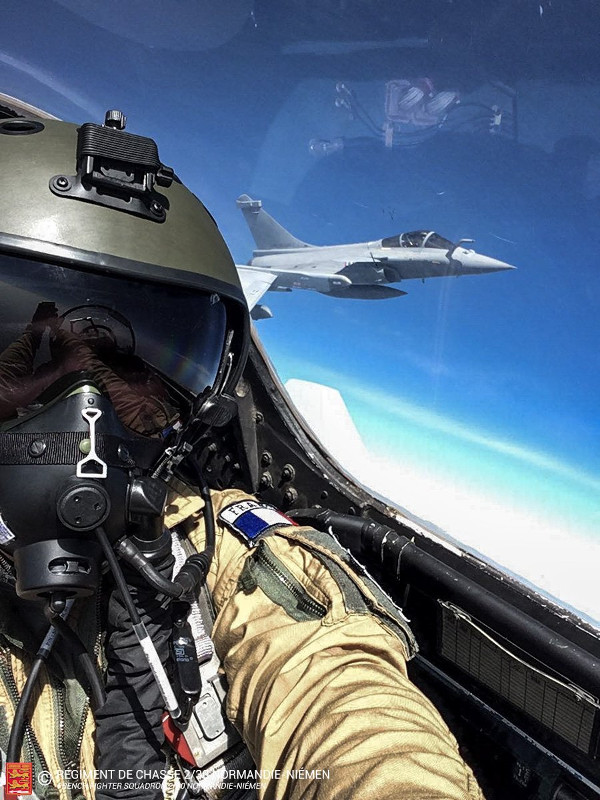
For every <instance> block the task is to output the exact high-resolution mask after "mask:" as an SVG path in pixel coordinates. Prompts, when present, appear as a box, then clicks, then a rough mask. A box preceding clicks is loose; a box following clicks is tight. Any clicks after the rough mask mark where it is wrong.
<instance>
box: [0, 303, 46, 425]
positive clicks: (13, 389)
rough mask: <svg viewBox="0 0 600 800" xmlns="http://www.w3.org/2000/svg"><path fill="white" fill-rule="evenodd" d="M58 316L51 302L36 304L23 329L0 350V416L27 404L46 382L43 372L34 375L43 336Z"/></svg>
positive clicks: (2, 416) (8, 414)
mask: <svg viewBox="0 0 600 800" xmlns="http://www.w3.org/2000/svg"><path fill="white" fill-rule="evenodd" d="M56 318H57V312H56V306H55V305H54V303H39V305H38V306H37V308H36V310H35V313H34V315H33V317H32V320H31V322H30V324H29V325H28V326H27V327H26V329H25V331H24V332H23V333H22V335H21V336H19V338H18V339H15V341H14V342H11V343H10V344H9V345H8V347H6V348H5V349H4V350H3V352H2V353H0V419H2V418H4V417H6V416H11V415H12V413H13V412H14V410H15V409H16V408H17V407H20V406H27V405H28V404H29V403H31V401H32V400H34V399H35V397H37V395H38V394H39V393H40V392H41V391H43V390H44V388H45V387H46V386H47V384H48V380H47V377H46V375H45V374H43V373H42V374H38V375H35V374H34V369H33V367H34V362H35V357H36V354H37V352H38V350H39V347H40V343H41V341H42V336H43V334H44V331H45V330H46V328H47V327H49V328H50V329H51V330H52V329H53V327H54V324H55V320H56Z"/></svg>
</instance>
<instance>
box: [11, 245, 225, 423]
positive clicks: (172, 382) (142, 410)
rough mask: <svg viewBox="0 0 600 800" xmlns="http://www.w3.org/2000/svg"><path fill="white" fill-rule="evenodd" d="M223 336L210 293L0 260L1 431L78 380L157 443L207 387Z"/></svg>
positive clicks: (217, 304)
mask: <svg viewBox="0 0 600 800" xmlns="http://www.w3.org/2000/svg"><path fill="white" fill-rule="evenodd" d="M226 330H227V310H226V307H225V303H224V302H223V301H222V300H221V298H220V296H219V295H217V294H214V293H212V294H211V293H209V292H204V291H201V290H198V289H193V288H190V287H181V286H176V285H172V284H167V283H154V282H144V281H141V280H139V279H136V278H131V277H122V276H115V275H114V273H113V274H110V275H108V274H100V273H98V272H91V271H87V270H83V269H75V268H71V267H66V266H58V265H56V264H49V263H41V262H38V261H30V260H27V259H23V258H17V257H13V256H9V255H0V423H1V422H5V421H6V420H10V419H13V418H15V417H18V416H20V415H22V414H23V413H27V412H28V411H29V410H32V409H34V408H35V407H36V402H38V403H39V398H40V395H42V394H43V393H44V392H46V391H47V390H48V389H49V388H50V387H51V386H52V385H53V384H55V383H56V381H58V380H60V379H61V378H63V377H64V376H65V375H68V374H71V373H74V372H80V371H85V372H86V373H87V374H88V375H91V376H92V377H93V378H94V379H95V381H96V382H97V383H98V384H99V386H100V388H101V389H102V390H103V391H105V392H106V393H107V394H108V395H109V396H110V399H111V401H112V402H113V405H114V407H115V409H116V411H117V413H118V414H119V416H120V418H121V421H122V422H123V423H124V424H125V425H126V426H127V427H129V428H131V429H132V430H134V431H136V432H137V433H141V434H143V435H151V436H156V435H159V434H160V433H162V432H164V430H165V429H167V428H169V426H170V425H172V424H173V423H174V422H175V421H176V420H177V418H178V416H179V415H180V413H181V412H182V407H181V404H182V399H183V398H184V397H187V398H188V399H190V395H194V396H195V395H198V394H200V393H201V392H202V391H204V390H205V389H207V388H208V387H211V386H212V385H213V384H214V381H215V378H216V376H217V373H218V369H219V364H220V362H221V358H222V354H223V348H224V343H225V338H226Z"/></svg>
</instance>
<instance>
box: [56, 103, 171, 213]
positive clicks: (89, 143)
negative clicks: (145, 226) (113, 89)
mask: <svg viewBox="0 0 600 800" xmlns="http://www.w3.org/2000/svg"><path fill="white" fill-rule="evenodd" d="M125 122H126V120H125V116H124V115H123V114H122V113H121V112H120V111H107V112H106V118H105V122H104V125H97V124H96V123H94V122H86V123H85V124H84V125H82V126H81V127H80V128H78V131H77V174H76V175H54V176H53V177H52V178H51V179H50V183H49V188H50V191H51V192H52V193H53V194H55V195H56V196H57V197H64V198H70V199H73V200H82V201H84V202H86V203H94V204H96V205H101V206H106V207H108V208H115V209H118V210H119V211H126V212H127V213H129V214H134V215H136V216H138V217H144V218H145V219H150V220H152V221H154V222H164V221H165V219H166V218H167V211H168V209H169V201H168V200H167V198H166V197H165V196H164V195H162V194H160V193H159V192H158V191H156V189H155V187H156V186H164V187H168V186H170V185H171V183H172V182H173V179H174V172H173V170H172V169H171V167H166V166H165V165H164V164H162V163H161V162H160V159H159V157H158V147H157V145H156V142H155V141H154V140H153V139H150V138H149V137H146V136H137V135H135V134H131V133H126V132H125V130H124V128H125Z"/></svg>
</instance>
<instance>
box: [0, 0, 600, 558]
mask: <svg viewBox="0 0 600 800" xmlns="http://www.w3.org/2000/svg"><path fill="white" fill-rule="evenodd" d="M105 5H106V6H111V2H107V3H105ZM142 6H143V8H144V9H145V11H144V14H145V17H147V18H148V19H151V18H152V14H153V13H155V14H158V13H160V3H152V2H150V3H146V4H139V3H137V2H131V3H130V5H129V6H127V9H128V11H127V14H125V17H124V18H122V20H121V24H120V28H119V29H115V28H114V27H113V23H112V18H111V17H110V14H108V16H107V15H106V14H101V13H100V12H98V13H96V12H95V11H94V4H93V3H84V2H80V3H79V4H76V3H75V2H70V0H61V2H57V1H55V0H44V2H42V0H30V2H28V3H20V2H16V0H7V2H6V3H5V12H4V20H3V28H2V30H1V31H0V90H1V91H4V92H6V93H8V94H13V95H15V96H18V97H21V98H23V99H25V100H27V101H29V102H31V103H33V104H37V105H39V106H41V107H44V108H46V109H47V110H49V111H50V112H52V113H54V114H56V115H58V116H60V117H64V118H67V119H71V120H73V121H77V122H80V121H88V120H95V121H100V120H101V119H102V117H103V113H104V110H105V109H107V108H114V107H117V108H121V109H122V110H123V111H124V112H125V113H126V114H127V115H128V118H129V125H128V129H129V130H131V131H133V132H136V133H141V134H145V135H150V136H154V137H155V138H156V139H157V141H158V144H159V152H160V155H161V158H162V160H163V161H164V162H165V163H167V164H169V165H172V166H173V167H175V169H176V171H177V172H178V173H179V174H180V175H181V177H182V178H183V179H184V180H185V181H186V183H188V185H190V187H191V188H192V189H193V190H194V191H195V192H196V193H197V194H198V195H199V196H200V198H201V199H202V200H203V201H204V202H205V204H206V205H207V206H208V207H209V209H210V210H211V212H212V213H213V215H214V216H215V218H216V219H217V221H218V223H219V225H220V227H221V229H222V231H223V233H224V235H225V237H226V239H227V241H228V243H229V244H230V247H231V248H232V251H233V254H234V256H235V258H236V260H238V261H239V262H242V263H243V262H245V261H246V260H247V259H248V258H249V257H250V255H251V250H252V240H251V237H250V235H249V233H248V231H247V229H246V227H245V224H244V222H243V219H242V217H241V214H240V213H239V211H238V210H237V209H236V207H235V198H236V197H237V196H238V195H239V194H241V193H242V192H249V193H250V194H252V195H254V196H256V197H260V198H261V199H262V200H263V201H264V204H265V207H266V208H267V210H269V211H270V213H272V214H273V215H274V216H275V217H276V218H278V219H279V220H280V222H282V224H284V225H285V226H286V227H288V228H289V229H290V230H291V231H292V232H293V233H294V234H295V235H297V236H298V237H299V238H301V239H304V240H306V241H309V242H314V243H316V244H334V243H338V242H344V241H359V240H369V239H374V238H378V237H381V236H387V235H392V234H395V233H399V232H401V231H403V230H411V229H415V228H426V229H435V230H437V231H439V232H440V233H441V234H442V235H443V236H446V237H448V238H451V239H453V240H457V239H458V238H460V237H471V238H474V239H475V240H476V242H475V247H476V249H477V250H479V251H480V252H483V253H486V254H488V255H491V256H494V257H496V258H499V259H501V260H504V261H507V262H509V263H511V264H514V265H516V266H517V267H518V271H516V272H512V273H510V274H494V275H488V276H480V277H471V278H461V279H440V280H431V281H428V282H426V283H424V284H422V283H420V282H418V281H409V282H406V283H405V284H404V285H403V287H402V288H403V289H405V290H406V291H407V292H408V295H407V296H406V297H403V298H400V299H397V300H387V301H379V302H375V301H349V300H336V299H332V298H329V297H324V296H321V295H318V294H315V293H309V292H305V293H302V292H295V293H293V294H291V295H277V294H273V293H271V294H269V295H267V297H266V298H265V302H266V303H267V304H268V305H269V306H270V307H271V309H272V310H273V312H274V315H275V316H274V319H272V320H268V321H264V322H260V323H259V326H258V327H259V332H260V335H261V338H262V339H263V341H264V342H265V344H266V347H267V350H268V352H269V353H270V354H271V357H272V358H273V360H274V362H275V364H276V366H277V367H278V369H279V370H280V372H281V374H282V376H283V378H284V379H287V378H290V377H299V378H304V379H307V380H313V381H321V382H322V383H327V384H329V385H335V386H337V388H339V389H340V391H341V393H342V395H343V397H344V399H345V401H346V403H347V405H348V408H349V409H350V411H351V413H352V415H353V417H354V419H355V422H356V424H357V427H358V429H359V431H360V433H361V435H362V437H363V439H364V441H365V443H366V445H367V446H368V448H369V449H370V450H372V451H375V452H377V453H380V454H382V455H384V456H385V457H386V458H389V459H391V460H394V461H396V462H398V463H402V464H404V465H406V464H407V463H408V464H410V465H412V466H413V467H414V470H415V472H419V474H422V473H423V472H426V473H427V474H430V475H431V476H432V486H435V485H437V484H436V481H439V480H446V479H447V480H450V479H452V480H457V481H459V482H460V483H461V484H462V485H463V487H464V486H465V485H467V486H469V487H471V488H472V490H473V492H474V493H475V494H477V493H480V494H481V493H485V494H486V496H488V495H490V493H491V494H493V495H494V497H496V498H498V502H499V506H498V508H499V512H498V513H499V514H502V503H501V502H500V501H501V500H502V502H503V503H504V508H505V510H506V509H508V508H510V507H512V508H519V509H522V510H523V512H524V513H526V512H527V511H528V510H529V512H530V513H532V514H534V513H535V514H538V513H542V512H543V513H545V514H546V515H548V517H549V518H550V517H551V518H552V519H554V520H556V519H559V520H563V519H564V520H565V526H566V527H565V530H568V531H569V535H572V532H573V531H574V530H575V531H578V532H580V533H581V535H582V536H583V537H586V538H587V537H589V538H591V537H593V536H594V535H595V531H596V530H597V529H598V521H599V520H598V518H599V515H600V506H599V501H598V499H597V498H598V497H599V493H598V489H599V488H600V447H599V444H600V421H599V415H598V394H599V391H598V389H599V382H600V363H599V362H600V348H599V347H598V342H599V339H600V337H599V335H598V334H599V333H600V321H599V319H598V314H597V306H598V297H599V295H600V273H599V269H598V252H599V251H600V226H599V225H598V222H599V219H598V217H599V215H600V211H599V199H598V197H599V196H600V171H598V165H597V164H596V161H595V159H597V154H598V153H599V152H600V139H598V138H597V131H598V130H600V119H598V114H599V113H600V112H598V111H597V110H595V107H594V106H593V103H591V102H589V97H590V80H589V79H586V81H585V82H584V81H582V82H581V84H580V85H579V84H578V83H577V82H573V79H572V77H569V78H568V79H567V78H565V79H564V80H563V78H562V76H561V74H560V72H559V71H557V72H555V73H554V74H553V75H551V76H550V75H548V76H545V75H544V74H541V75H538V76H536V77H535V79H533V78H531V77H530V76H526V77H524V78H523V79H522V81H521V82H520V83H519V91H520V95H519V104H520V109H521V113H522V115H523V116H522V131H521V140H520V142H519V144H518V145H517V144H516V143H514V142H513V141H511V140H510V138H509V137H505V138H503V137H496V138H494V137H491V136H489V135H486V134H485V133H482V132H481V131H474V130H472V129H469V127H468V126H464V127H463V128H462V129H461V128H460V127H458V129H457V130H451V129H450V128H448V129H447V130H443V131H441V132H440V133H439V134H438V135H437V136H435V137H433V138H431V139H429V140H428V141H424V142H423V143H422V144H420V145H418V146H415V147H404V148H396V149H394V150H386V149H385V148H384V147H382V146H381V145H376V144H371V145H366V146H363V147H356V148H354V149H351V148H348V149H347V150H346V151H345V152H344V153H341V154H337V155H334V156H330V157H327V158H322V159H318V158H315V157H314V156H313V155H311V154H310V152H309V148H308V142H309V140H310V139H311V138H313V137H324V138H327V137H333V136H336V135H345V136H347V137H351V136H359V135H364V131H363V130H362V129H361V128H360V126H359V125H358V123H357V122H356V121H354V122H352V121H349V120H348V119H346V118H345V117H344V116H343V114H342V112H341V111H340V109H339V108H336V107H335V105H334V102H333V101H334V97H335V92H334V87H335V83H336V81H338V80H344V81H345V82H347V83H348V85H352V86H353V87H354V88H355V91H356V93H357V95H358V96H360V97H361V99H362V100H363V102H364V104H365V105H366V106H367V107H368V109H369V112H370V114H371V116H374V117H377V115H379V118H381V114H382V109H381V98H382V96H383V87H384V84H385V81H386V80H390V79H396V78H402V77H404V74H403V67H402V59H401V58H400V57H399V55H398V54H397V53H389V54H386V53H385V52H383V53H382V54H380V55H377V57H376V58H375V57H374V59H372V60H371V61H369V60H368V59H365V64H364V68H362V67H361V66H360V65H357V61H356V59H353V58H348V59H342V60H341V61H339V62H337V61H335V62H334V61H332V60H331V59H329V60H327V59H324V60H321V61H319V60H318V59H317V60H315V59H311V58H306V60H305V61H303V60H302V58H299V57H294V58H289V57H287V58H286V57H285V56H282V55H281V54H280V53H279V50H278V46H277V45H276V44H274V43H273V42H272V41H270V40H269V41H267V40H265V39H261V38H260V35H261V30H260V27H259V28H258V31H257V29H256V25H257V24H258V23H257V22H256V20H255V19H254V18H251V17H249V11H250V10H251V7H252V4H251V3H250V2H247V0H237V2H235V3H232V4H231V8H230V9H229V11H230V17H229V18H225V17H223V16H219V12H216V11H215V10H214V4H212V5H211V4H206V3H205V4H200V6H198V5H197V4H196V5H194V4H193V3H191V2H187V0H180V2H179V3H178V4H176V9H177V10H176V11H175V12H173V14H172V15H171V17H170V19H168V20H163V26H162V31H163V36H162V39H161V37H159V36H157V38H156V39H153V38H152V37H153V36H154V33H153V31H154V30H156V26H151V25H150V26H147V28H144V30H141V29H140V30H138V27H137V26H136V24H135V20H136V18H139V14H140V13H142V12H141V9H142ZM119 7H120V8H122V4H121V5H120V6H119ZM25 8H26V9H27V13H26V12H25V11H24V9H25ZM209 8H211V9H212V10H211V11H210V12H209V11H208V10H207V9H209ZM73 9H79V10H80V11H81V12H82V13H81V14H79V13H76V11H74V10H73ZM109 10H110V9H109ZM194 13H195V14H197V15H198V14H201V13H202V14H204V17H203V20H202V21H203V24H202V26H198V28H197V30H195V29H194V26H193V25H192V26H190V19H191V17H190V16H189V15H190V14H192V15H193V14H194ZM136 14H137V15H138V17H136ZM33 18H35V20H36V24H35V25H32V24H31V20H32V19H33ZM158 28H159V29H160V26H158ZM201 29H202V30H201ZM194 31H195V32H194ZM142 34H143V35H142ZM144 37H145V38H144ZM60 42H64V43H68V44H65V45H64V46H62V45H60ZM215 42H222V43H223V44H222V46H221V47H216V48H210V45H211V44H214V43H215ZM386 59H387V60H386ZM423 59H425V61H424V62H423V63H422V65H421V69H422V74H425V73H426V71H427V70H428V69H429V68H430V65H429V64H427V62H426V59H427V56H426V55H425V56H423ZM431 68H432V69H433V67H431ZM407 69H408V68H407ZM412 69H413V70H414V67H413V68H412ZM435 70H436V74H437V80H438V82H439V83H440V85H442V84H443V80H444V75H443V69H441V68H440V65H439V63H438V64H436V66H435ZM517 73H518V71H517ZM450 75H451V73H450V71H449V76H450ZM413 77H414V75H413ZM486 80H487V79H485V78H483V77H481V78H476V79H473V80H472V81H471V85H470V86H468V87H467V88H463V89H462V91H463V93H467V94H468V92H471V94H472V95H473V96H475V94H476V93H477V92H485V91H491V90H490V89H489V87H488V88H486V86H485V85H486ZM515 80H516V82H517V83H518V81H519V76H518V74H516V77H515ZM451 81H452V78H451V77H448V78H447V85H448V86H450V85H451ZM592 89H593V91H595V92H597V89H598V87H597V85H593V86H592ZM465 96H466V95H465ZM573 108H576V109H577V113H576V114H575V113H567V112H568V111H569V109H573ZM594 164H596V169H597V171H598V174H596V173H594ZM595 175H596V177H594V176H595ZM375 488H377V487H375ZM432 491H433V490H432ZM399 494H401V493H399ZM394 499H396V498H394ZM399 502H400V501H399ZM429 517H430V518H431V519H432V521H433V522H437V523H438V524H441V525H442V526H444V524H445V522H444V520H443V519H441V520H440V519H436V508H435V499H434V498H432V507H431V514H429ZM486 524H487V521H486V520H485V519H482V520H481V525H482V526H485V525H486ZM452 533H453V535H455V536H459V537H460V533H461V532H460V530H452ZM482 546H483V545H482Z"/></svg>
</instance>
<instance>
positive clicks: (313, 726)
mask: <svg viewBox="0 0 600 800" xmlns="http://www.w3.org/2000/svg"><path fill="white" fill-rule="evenodd" d="M213 498H214V502H213V505H214V509H215V516H216V519H217V547H216V554H215V558H214V560H213V564H212V567H211V570H210V573H209V578H208V583H209V588H210V590H211V593H212V596H213V601H214V604H215V606H216V611H217V618H216V621H215V626H214V630H213V639H214V643H215V647H216V649H217V652H218V654H219V656H220V658H221V661H222V663H223V666H224V669H225V672H226V675H227V679H228V682H229V693H228V699H227V715H228V717H229V718H230V719H231V720H232V721H233V722H234V724H235V725H236V727H237V728H238V729H239V730H240V732H241V733H242V735H243V737H244V740H245V741H246V743H247V745H248V747H249V749H250V752H251V754H252V756H253V758H254V760H255V763H256V766H257V769H259V770H262V771H263V773H262V774H263V775H264V774H265V772H264V771H276V770H279V778H278V779H277V780H262V781H261V789H260V791H259V796H260V797H261V798H265V799H266V800H280V799H281V798H284V797H285V798H286V800H308V798H317V797H318V798H319V800H333V798H335V800H356V798H363V797H364V798H402V800H431V799H432V798H434V797H435V798H440V800H441V798H444V800H482V794H481V791H480V789H479V787H478V785H477V783H476V781H475V778H474V777H473V773H472V772H471V770H470V769H469V767H468V766H466V764H465V763H464V761H463V760H462V758H461V756H460V755H459V752H458V746H457V743H456V741H455V739H454V737H453V736H452V734H451V733H450V731H449V730H448V728H447V726H446V725H445V723H444V722H443V720H442V718H441V717H440V715H439V713H438V712H437V711H436V709H435V708H434V707H433V705H432V704H431V702H430V701H429V700H428V699H427V698H425V697H424V695H423V694H421V692H420V691H419V690H418V689H417V688H416V687H415V686H414V685H413V684H412V683H411V682H410V681H409V679H408V677H407V673H406V659H407V657H408V656H409V655H410V654H411V652H410V651H411V650H412V649H413V642H412V637H411V635H410V634H409V633H407V631H406V625H405V622H404V620H403V619H402V616H401V614H399V613H397V612H398V610H397V609H396V611H394V606H393V604H392V603H391V601H389V599H388V598H386V597H385V596H384V595H383V593H381V591H380V590H379V589H378V588H377V587H376V586H375V584H373V582H372V581H370V579H368V578H367V577H366V576H362V577H360V576H358V575H357V574H356V573H354V572H353V571H352V570H351V569H350V568H349V566H348V563H347V560H345V559H344V557H343V554H344V552H345V551H343V550H342V548H340V547H339V545H337V543H336V542H335V540H333V538H332V537H328V536H327V535H326V534H322V533H318V532H316V531H313V530H312V529H309V528H301V527H297V526H293V525H290V524H286V519H285V518H284V517H283V516H282V517H281V520H280V523H281V527H277V526H276V527H274V528H269V529H268V530H267V531H266V532H265V533H264V534H262V535H261V536H260V538H259V540H258V542H255V543H254V544H255V546H254V547H250V546H249V544H248V542H247V541H245V540H244V536H243V535H242V534H241V533H240V532H239V531H236V530H235V527H234V526H231V525H230V523H229V522H228V523H227V524H225V523H224V521H223V517H225V518H227V519H228V520H231V518H232V516H234V514H232V513H231V512H226V513H224V514H223V510H224V509H231V507H232V505H234V504H237V503H239V502H241V501H251V500H252V498H250V497H249V496H248V495H246V494H244V493H242V492H240V491H237V490H228V491H225V492H221V493H215V494H214V495H213ZM200 508H201V501H200V500H199V499H198V498H197V497H194V496H192V495H189V496H188V497H187V498H184V497H181V496H180V497H177V498H175V499H174V500H173V504H172V505H171V506H170V507H169V508H168V509H167V511H168V512H169V511H170V512H171V514H170V516H169V517H168V518H167V524H168V525H169V526H171V527H172V526H174V525H176V524H177V523H179V522H181V520H183V519H185V518H187V521H186V522H184V523H183V527H184V528H185V529H186V531H187V535H188V536H189V538H190V539H191V540H192V542H193V544H194V545H195V547H196V548H197V549H202V548H203V546H204V526H203V522H202V514H201V512H200V510H199V509H200ZM190 515H191V516H190ZM259 516H260V511H259ZM271 521H272V518H271ZM228 525H229V527H228Z"/></svg>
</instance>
